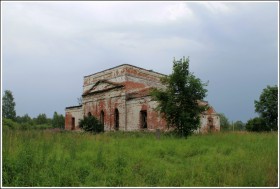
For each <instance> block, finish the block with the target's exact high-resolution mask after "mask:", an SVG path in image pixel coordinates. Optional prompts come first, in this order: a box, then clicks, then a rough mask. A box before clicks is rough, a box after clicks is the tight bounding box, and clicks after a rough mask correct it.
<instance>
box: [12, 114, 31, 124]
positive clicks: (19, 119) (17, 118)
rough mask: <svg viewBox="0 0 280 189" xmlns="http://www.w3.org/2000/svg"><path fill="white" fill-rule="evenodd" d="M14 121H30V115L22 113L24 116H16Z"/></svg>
mask: <svg viewBox="0 0 280 189" xmlns="http://www.w3.org/2000/svg"><path fill="white" fill-rule="evenodd" d="M16 121H17V122H18V123H31V122H32V119H31V117H29V115H28V114H24V116H22V117H20V116H17V117H16Z"/></svg>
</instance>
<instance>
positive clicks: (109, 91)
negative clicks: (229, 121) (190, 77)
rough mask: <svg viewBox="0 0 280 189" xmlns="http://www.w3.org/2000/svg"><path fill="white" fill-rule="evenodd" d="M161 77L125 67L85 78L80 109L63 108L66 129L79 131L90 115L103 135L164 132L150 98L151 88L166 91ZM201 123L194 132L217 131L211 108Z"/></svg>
mask: <svg viewBox="0 0 280 189" xmlns="http://www.w3.org/2000/svg"><path fill="white" fill-rule="evenodd" d="M163 76H165V75H163V74H161V73H157V72H154V71H152V70H146V69H143V68H140V67H136V66H132V65H128V64H123V65H120V66H117V67H114V68H111V69H107V70H104V71H101V72H98V73H95V74H92V75H89V76H84V82H83V94H82V105H80V106H72V107H66V109H65V129H66V130H79V125H78V123H79V119H82V118H83V117H84V116H87V115H89V114H91V115H93V116H95V117H97V118H98V119H99V120H100V121H101V122H102V123H103V124H104V130H105V131H113V130H123V131H137V130H149V131H154V130H156V129H160V130H162V131H167V130H168V127H167V126H166V121H165V119H164V117H163V115H161V114H160V113H158V112H157V111H155V108H156V106H157V102H156V101H152V99H151V96H150V95H149V91H150V89H151V88H165V86H163V85H162V84H161V82H160V78H161V77H163ZM201 105H208V103H207V102H201ZM200 122H201V123H200V128H199V129H198V130H197V131H196V132H202V133H205V132H209V131H220V118H219V116H218V114H217V113H216V112H215V110H214V108H213V107H211V106H210V108H209V109H208V110H207V111H205V112H203V113H202V114H201V121H200Z"/></svg>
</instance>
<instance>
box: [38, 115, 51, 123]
mask: <svg viewBox="0 0 280 189" xmlns="http://www.w3.org/2000/svg"><path fill="white" fill-rule="evenodd" d="M48 122H49V121H48V118H47V116H46V114H44V113H43V114H39V115H38V116H37V118H36V123H37V124H48Z"/></svg>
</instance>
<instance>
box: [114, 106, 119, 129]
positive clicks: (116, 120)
mask: <svg viewBox="0 0 280 189" xmlns="http://www.w3.org/2000/svg"><path fill="white" fill-rule="evenodd" d="M114 117H115V130H116V131H118V130H119V110H118V109H117V108H116V109H115V116H114Z"/></svg>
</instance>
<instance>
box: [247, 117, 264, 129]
mask: <svg viewBox="0 0 280 189" xmlns="http://www.w3.org/2000/svg"><path fill="white" fill-rule="evenodd" d="M246 130H247V131H256V132H261V131H269V127H267V126H266V124H265V120H264V119H263V118H262V117H255V118H253V119H250V120H248V122H247V123H246Z"/></svg>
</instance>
